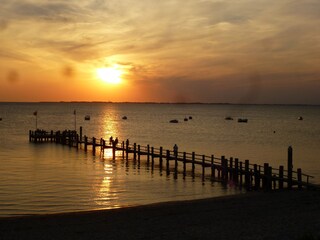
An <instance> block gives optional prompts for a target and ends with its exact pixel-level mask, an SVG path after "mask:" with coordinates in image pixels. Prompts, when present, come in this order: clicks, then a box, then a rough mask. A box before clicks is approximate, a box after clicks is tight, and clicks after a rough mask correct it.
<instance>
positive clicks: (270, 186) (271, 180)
mask: <svg viewBox="0 0 320 240" xmlns="http://www.w3.org/2000/svg"><path fill="white" fill-rule="evenodd" d="M268 179H269V184H268V191H270V190H272V184H273V176H272V167H270V166H269V169H268Z"/></svg>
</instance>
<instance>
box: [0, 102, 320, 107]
mask: <svg viewBox="0 0 320 240" xmlns="http://www.w3.org/2000/svg"><path fill="white" fill-rule="evenodd" d="M1 103H9V104H39V103H41V104H42V103H43V104H59V103H61V104H64V103H68V104H69V103H94V104H159V105H162V104H164V105H165V104H167V105H169V104H172V105H235V106H245V105H246V106H248V105H249V106H250V105H252V106H311V107H319V106H320V104H298V103H206V102H112V101H56V102H55V101H52V102H51V101H34V102H6V101H0V104H1Z"/></svg>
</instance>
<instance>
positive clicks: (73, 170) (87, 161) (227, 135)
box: [0, 103, 320, 216]
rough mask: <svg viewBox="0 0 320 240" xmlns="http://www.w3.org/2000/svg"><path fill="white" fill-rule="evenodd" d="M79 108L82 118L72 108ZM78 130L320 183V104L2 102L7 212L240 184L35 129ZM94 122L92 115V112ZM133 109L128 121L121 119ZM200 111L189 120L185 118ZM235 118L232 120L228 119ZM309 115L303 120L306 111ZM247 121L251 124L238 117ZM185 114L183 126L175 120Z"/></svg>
mask: <svg viewBox="0 0 320 240" xmlns="http://www.w3.org/2000/svg"><path fill="white" fill-rule="evenodd" d="M74 110H76V115H74ZM35 111H37V113H38V115H37V127H38V128H40V129H45V130H54V131H55V130H64V129H74V128H75V127H76V128H77V129H78V128H79V126H82V127H83V134H84V135H87V136H89V137H93V136H94V137H97V138H100V137H102V138H105V139H108V138H109V137H110V136H113V137H118V138H119V140H120V141H122V140H126V139H129V140H130V142H131V143H133V142H136V143H137V144H141V145H147V144H150V145H151V146H154V147H160V146H163V147H164V148H165V149H172V147H173V145H174V144H177V145H178V147H179V151H186V152H192V151H195V152H196V153H198V154H207V155H211V154H214V155H215V156H218V157H220V156H221V155H225V156H226V157H238V158H239V159H240V160H242V161H244V160H245V159H249V160H250V162H252V163H257V164H263V163H264V162H268V163H269V164H270V165H271V166H273V167H278V166H279V165H284V166H286V160H287V148H288V146H292V147H293V154H294V169H297V168H302V170H303V172H304V173H307V174H310V175H314V176H315V178H314V179H312V181H313V182H316V183H319V182H320V161H319V156H320V149H319V147H318V146H319V143H320V124H319V122H320V107H319V106H269V105H212V104H115V103H0V117H1V118H2V121H0V162H1V168H0V209H1V211H0V216H14V215H28V214H43V213H58V212H70V211H83V210H95V209H109V208H118V207H123V206H128V205H142V204H148V203H155V202H165V201H173V200H187V199H197V198H207V197H214V196H223V195H228V194H235V193H239V192H240V190H238V189H234V188H231V187H228V186H223V185H222V184H220V183H218V182H215V183H211V182H210V181H205V182H202V181H201V178H200V177H196V178H195V179H192V177H191V176H189V175H188V176H187V177H186V178H185V179H183V177H182V175H181V174H180V175H178V179H174V177H173V173H171V174H170V175H168V176H167V175H166V173H165V172H161V171H160V170H159V168H158V167H157V164H156V165H155V168H154V169H152V168H151V166H150V165H147V164H146V162H145V161H143V160H142V161H141V163H140V165H138V164H137V163H135V162H134V161H133V160H132V159H129V161H125V160H123V159H122V157H121V156H118V157H117V159H116V160H115V161H113V160H112V159H111V154H110V153H108V152H106V153H105V157H104V158H102V157H100V156H99V154H98V155H97V156H95V157H94V156H92V154H91V152H90V151H89V152H88V153H85V152H84V151H83V150H82V149H79V150H75V149H74V148H69V147H66V146H61V145H56V144H54V143H44V144H32V143H29V141H28V131H29V130H30V129H35V127H36V125H35V124H36V123H35V120H36V119H35V118H36V117H35V116H34V115H33V113H34V112H35ZM85 115H90V116H91V120H90V121H85V120H84V116H85ZM123 116H127V118H128V119H127V120H123V119H122V117H123ZM189 116H192V119H190V120H189V121H184V118H188V117H189ZM227 116H231V117H233V118H234V120H233V121H226V120H225V117H227ZM299 116H302V117H303V120H302V121H299V120H298V117H299ZM237 118H247V119H248V123H238V122H237ZM172 119H178V120H179V123H178V124H170V123H169V121H170V120H172Z"/></svg>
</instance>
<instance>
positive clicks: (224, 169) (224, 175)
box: [221, 156, 227, 181]
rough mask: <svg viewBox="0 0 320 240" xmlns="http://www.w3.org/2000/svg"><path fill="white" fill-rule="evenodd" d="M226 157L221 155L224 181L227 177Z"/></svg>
mask: <svg viewBox="0 0 320 240" xmlns="http://www.w3.org/2000/svg"><path fill="white" fill-rule="evenodd" d="M226 167H227V166H226V159H225V156H221V168H222V169H221V178H222V180H223V181H225V179H226V170H227V169H226Z"/></svg>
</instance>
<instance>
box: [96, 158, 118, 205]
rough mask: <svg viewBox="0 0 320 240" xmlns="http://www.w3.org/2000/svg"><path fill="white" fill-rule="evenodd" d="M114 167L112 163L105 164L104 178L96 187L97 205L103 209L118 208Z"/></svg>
mask: <svg viewBox="0 0 320 240" xmlns="http://www.w3.org/2000/svg"><path fill="white" fill-rule="evenodd" d="M113 175H114V166H113V165H112V164H111V163H104V176H103V177H102V179H101V182H100V184H97V186H96V188H97V189H96V191H95V192H96V197H95V200H94V201H95V203H96V204H97V205H99V206H103V208H118V207H120V205H119V204H117V203H116V202H117V200H118V199H119V196H118V193H117V190H116V188H115V186H114V176H113Z"/></svg>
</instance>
